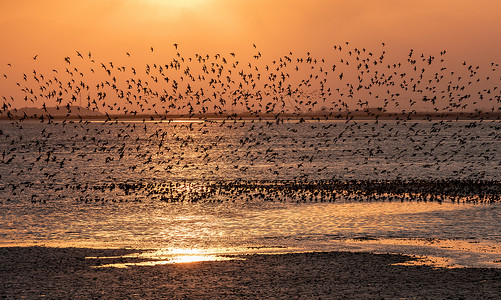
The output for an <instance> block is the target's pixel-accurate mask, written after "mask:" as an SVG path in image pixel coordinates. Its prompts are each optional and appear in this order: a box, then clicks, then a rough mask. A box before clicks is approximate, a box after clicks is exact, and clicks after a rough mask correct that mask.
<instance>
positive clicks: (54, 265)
mask: <svg viewBox="0 0 501 300" xmlns="http://www.w3.org/2000/svg"><path fill="white" fill-rule="evenodd" d="M138 252H140V251H138V250H126V249H120V250H117V249H105V250H99V249H84V248H46V247H4V248H0V298H8V299H19V298H29V299H33V298H49V299H53V298H67V299H69V298H72V299H75V298H85V299H87V298H92V299H95V298H111V299H158V298H196V299H201V298H202V299H203V298H283V299H289V298H303V299H304V298H313V299H319V298H320V299H343V298H351V299H353V298H355V299H356V298H360V299H367V298H379V299H381V298H385V299H398V298H411V299H420V298H431V299H443V298H452V299H458V298H466V299H496V298H497V297H499V294H500V292H501V269H480V268H459V269H443V268H438V269H437V268H432V267H429V266H404V265H394V264H398V263H403V262H407V261H409V260H412V259H414V258H412V257H410V256H404V255H394V254H371V253H349V252H320V253H294V254H280V255H247V256H242V258H244V260H230V261H215V262H214V261H213V262H193V263H183V264H168V265H156V266H133V267H129V268H94V267H95V266H101V265H105V264H110V263H134V262H141V261H144V259H142V258H137V257H136V258H134V257H127V258H123V257H120V256H122V255H126V254H130V253H138ZM86 257H115V258H93V259H89V258H86Z"/></svg>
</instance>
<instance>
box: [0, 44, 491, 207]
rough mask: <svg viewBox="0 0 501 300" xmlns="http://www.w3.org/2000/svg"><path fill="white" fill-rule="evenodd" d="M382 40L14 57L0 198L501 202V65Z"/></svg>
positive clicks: (2, 134) (0, 132) (1, 130)
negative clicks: (19, 61) (24, 60)
mask: <svg viewBox="0 0 501 300" xmlns="http://www.w3.org/2000/svg"><path fill="white" fill-rule="evenodd" d="M385 47H386V46H385V45H384V44H382V45H381V47H380V48H379V49H377V50H376V51H369V50H367V49H365V48H361V47H354V46H352V45H351V44H350V43H349V42H346V43H342V44H338V45H334V46H333V47H332V49H330V50H329V51H330V52H329V53H330V54H329V56H326V57H317V56H315V55H314V54H313V53H310V52H307V53H304V54H298V53H293V52H292V51H290V52H288V53H286V54H285V55H282V56H278V57H276V58H269V57H266V56H265V55H264V54H262V53H261V51H260V50H259V48H258V47H257V46H256V45H252V47H251V51H252V54H251V55H248V56H244V57H243V58H242V59H241V58H240V57H239V55H237V54H236V53H233V52H230V53H228V54H227V55H224V54H219V53H215V54H196V53H195V54H193V55H185V54H182V51H181V47H180V46H179V45H178V44H174V45H173V47H172V49H170V50H172V51H174V52H173V57H172V58H170V59H168V60H161V61H152V62H145V63H144V64H141V63H139V62H138V61H141V62H142V61H145V60H146V61H148V60H153V59H155V58H158V57H160V55H159V54H157V52H158V51H159V50H157V49H154V48H153V47H151V48H149V49H148V55H149V56H148V55H147V56H146V57H145V56H144V55H143V56H141V58H140V59H139V58H138V59H137V61H136V60H135V58H134V54H133V53H131V52H125V53H124V54H123V57H122V58H120V59H119V60H118V61H119V62H113V61H110V60H105V61H104V60H103V61H99V60H97V58H95V57H94V55H93V53H91V52H88V53H83V52H81V51H75V53H74V54H73V55H69V56H66V57H64V58H62V59H61V62H57V63H54V64H53V67H50V68H49V69H47V68H46V67H42V66H40V67H39V68H37V66H38V62H39V61H40V60H41V59H42V57H40V56H39V55H34V56H33V57H32V63H33V70H31V71H29V72H21V75H19V78H15V79H13V78H12V77H15V76H16V75H15V74H17V73H16V72H15V71H14V70H16V66H15V64H13V63H9V64H8V66H7V67H6V68H4V69H5V70H6V72H5V73H4V74H3V78H2V79H0V80H4V81H5V82H15V83H14V84H15V86H14V88H13V89H12V87H11V89H8V90H9V92H12V91H14V92H12V93H13V94H12V95H6V94H4V95H2V99H1V100H2V103H1V108H0V118H1V119H2V121H0V122H2V123H1V124H0V146H1V148H0V152H1V153H0V176H1V177H0V193H1V194H2V195H3V196H2V198H3V200H2V201H13V199H17V198H19V199H30V200H31V201H32V202H46V201H51V200H56V199H58V198H65V199H67V198H71V199H74V200H76V201H78V202H85V203H109V202H123V201H156V200H158V201H166V202H241V201H244V202H249V201H251V202H252V201H286V202H293V203H303V202H333V201H341V200H343V201H345V200H350V201H373V200H375V201H376V200H377V201H404V200H405V201H407V200H415V201H437V202H442V201H453V202H465V201H467V202H497V201H499V199H500V192H501V184H500V175H501V157H500V153H499V142H500V141H501V139H500V137H501V135H500V128H501V123H500V120H499V118H500V117H501V105H500V103H501V89H499V87H498V86H499V83H500V82H501V74H500V70H499V65H498V64H497V63H494V62H492V63H490V64H488V65H487V66H477V65H473V64H469V63H467V62H466V61H462V62H459V63H458V64H457V65H453V64H449V63H447V61H446V58H447V52H446V51H441V52H440V53H438V54H437V55H425V54H417V53H416V52H415V50H410V51H409V52H408V53H407V54H406V55H405V57H400V58H399V57H398V56H397V57H394V56H391V55H390V54H388V53H387V52H386V48H385ZM9 72H10V73H9ZM12 80H13V81H12ZM5 90H7V89H4V90H2V91H0V92H2V93H4V92H5ZM20 104H21V105H20ZM20 106H25V108H20ZM29 107H37V108H36V109H35V108H29ZM350 157H353V158H354V159H353V160H352V162H350ZM406 174H407V175H406ZM409 174H412V175H413V176H409Z"/></svg>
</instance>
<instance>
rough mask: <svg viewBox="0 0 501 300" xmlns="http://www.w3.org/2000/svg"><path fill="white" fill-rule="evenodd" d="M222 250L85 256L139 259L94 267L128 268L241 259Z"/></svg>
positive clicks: (162, 251) (161, 251)
mask: <svg viewBox="0 0 501 300" xmlns="http://www.w3.org/2000/svg"><path fill="white" fill-rule="evenodd" d="M224 252H225V251H224V250H217V249H216V250H212V251H210V250H207V249H159V250H155V251H148V252H141V253H132V254H128V255H124V256H110V257H86V258H87V259H120V260H123V259H141V260H144V261H140V262H120V263H110V264H104V265H99V266H94V268H128V267H132V266H159V265H168V264H185V263H194V262H207V261H226V260H243V258H241V257H237V256H230V255H222V254H217V253H224Z"/></svg>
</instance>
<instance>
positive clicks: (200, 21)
mask: <svg viewBox="0 0 501 300" xmlns="http://www.w3.org/2000/svg"><path fill="white" fill-rule="evenodd" d="M500 16H501V2H500V1H497V0H478V1H467V0H438V1H437V0H423V1H401V0H383V1H369V0H354V1H339V0H318V1H296V0H276V1H270V0H239V1H235V0H183V1H174V0H99V1H98V0H87V1H74V0H46V1H35V0H18V1H2V4H0V26H1V29H0V41H1V44H2V46H1V47H0V75H2V74H9V72H10V73H11V74H12V76H13V77H15V76H17V75H15V74H14V73H15V71H13V70H17V71H20V72H21V70H24V72H30V71H31V70H32V69H33V68H35V67H34V66H33V64H34V60H33V57H35V55H38V56H37V61H36V63H37V64H39V65H38V66H46V67H47V68H51V67H52V66H53V65H59V64H61V63H64V62H63V58H64V57H65V56H70V55H72V56H74V55H75V51H80V52H82V53H88V52H89V51H91V52H92V53H93V55H94V57H97V59H103V60H118V61H119V60H120V59H124V53H125V52H129V53H130V54H131V55H132V57H134V58H135V59H138V61H139V60H140V57H141V56H144V55H147V54H148V53H149V49H150V47H153V48H154V49H155V51H156V53H165V55H167V56H172V55H174V53H175V51H174V49H173V46H172V45H173V44H174V43H177V44H179V49H180V50H179V51H182V52H183V53H195V52H201V53H222V54H227V53H230V52H235V53H237V54H246V53H252V51H253V49H252V44H255V45H257V49H258V50H259V51H260V52H261V53H263V56H267V57H274V56H280V55H284V54H285V53H288V51H294V52H295V53H305V52H307V51H309V52H311V53H313V54H315V55H317V56H319V57H328V56H329V55H330V51H332V45H335V44H341V43H344V42H345V41H349V42H350V43H351V44H352V45H355V46H358V47H365V48H368V49H380V46H381V43H382V42H384V43H385V44H386V49H387V51H388V52H391V53H393V54H394V55H397V56H398V55H402V57H403V60H405V56H406V55H407V53H408V51H409V49H414V50H415V51H416V52H419V53H421V52H423V53H430V54H433V55H438V53H439V52H440V51H442V50H447V53H448V55H449V56H448V59H449V60H450V61H458V62H459V61H461V62H462V61H463V60H467V61H468V62H470V63H472V64H479V65H481V64H485V65H487V64H489V63H490V62H500V61H501V40H500V39H499V37H500V36H501V26H499V17H500ZM157 55H159V59H161V58H162V56H161V54H157ZM8 64H10V65H11V66H7V65H8ZM9 77H11V76H10V75H9ZM9 80H11V79H9ZM5 81H6V80H5V79H4V82H3V83H2V78H0V88H2V94H5V91H6V90H9V89H10V88H11V86H10V85H8V84H6V83H5Z"/></svg>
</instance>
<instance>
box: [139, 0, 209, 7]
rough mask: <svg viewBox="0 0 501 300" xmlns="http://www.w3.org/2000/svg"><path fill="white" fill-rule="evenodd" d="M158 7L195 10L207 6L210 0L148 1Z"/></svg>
mask: <svg viewBox="0 0 501 300" xmlns="http://www.w3.org/2000/svg"><path fill="white" fill-rule="evenodd" d="M147 1H149V2H150V3H153V4H156V5H163V6H168V7H173V8H193V7H197V6H199V5H202V4H205V3H207V2H209V1H210V0H147Z"/></svg>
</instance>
